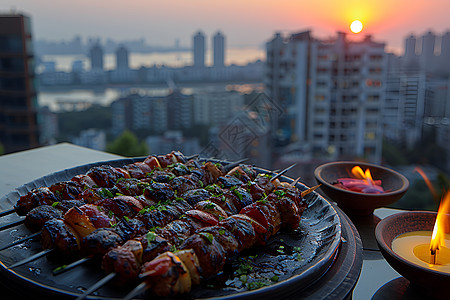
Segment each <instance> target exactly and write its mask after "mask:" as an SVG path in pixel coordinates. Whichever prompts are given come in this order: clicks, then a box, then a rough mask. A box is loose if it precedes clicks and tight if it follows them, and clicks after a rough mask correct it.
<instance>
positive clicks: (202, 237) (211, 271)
mask: <svg viewBox="0 0 450 300" xmlns="http://www.w3.org/2000/svg"><path fill="white" fill-rule="evenodd" d="M180 248H181V249H192V250H194V252H195V254H196V255H197V257H198V260H199V261H200V266H201V268H202V275H203V277H205V278H208V277H211V276H213V275H215V274H217V271H218V270H222V268H223V266H224V265H225V261H226V252H225V250H224V249H223V247H222V245H221V244H220V243H219V242H218V241H217V239H216V238H215V237H214V235H212V234H211V233H209V232H198V233H195V234H193V235H191V236H190V237H189V238H188V239H186V240H185V241H184V242H183V244H181V246H180Z"/></svg>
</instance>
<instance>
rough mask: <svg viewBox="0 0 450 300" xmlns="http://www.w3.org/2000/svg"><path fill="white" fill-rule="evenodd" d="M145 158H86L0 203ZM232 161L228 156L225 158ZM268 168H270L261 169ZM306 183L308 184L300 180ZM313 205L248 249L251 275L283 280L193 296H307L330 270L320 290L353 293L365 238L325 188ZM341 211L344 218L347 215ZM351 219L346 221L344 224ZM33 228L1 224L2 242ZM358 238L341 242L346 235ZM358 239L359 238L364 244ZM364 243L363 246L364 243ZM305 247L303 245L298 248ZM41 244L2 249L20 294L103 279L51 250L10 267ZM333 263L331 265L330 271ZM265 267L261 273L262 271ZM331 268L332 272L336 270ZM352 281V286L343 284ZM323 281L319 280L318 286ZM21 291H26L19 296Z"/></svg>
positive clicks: (65, 293)
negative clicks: (290, 226) (291, 225)
mask: <svg viewBox="0 0 450 300" xmlns="http://www.w3.org/2000/svg"><path fill="white" fill-rule="evenodd" d="M142 160H143V158H134V159H121V160H114V161H107V162H99V163H95V164H88V165H83V166H79V167H75V168H71V169H67V170H63V171H60V172H56V173H53V174H50V175H48V176H44V177H42V178H39V179H36V180H34V181H32V182H30V183H27V184H25V185H23V186H21V187H19V188H17V190H15V191H13V192H11V193H9V194H7V195H6V196H5V197H3V198H2V199H0V209H1V210H2V211H3V210H7V209H11V208H12V206H13V205H14V204H15V203H16V201H17V200H18V198H19V197H20V196H21V195H23V194H26V193H27V192H28V191H30V190H31V189H33V188H36V187H41V186H49V185H51V184H53V183H56V182H59V181H64V180H70V179H71V178H72V177H73V176H74V175H77V174H84V173H86V172H87V171H88V170H89V169H90V168H91V167H93V166H97V165H102V164H109V165H112V166H115V167H119V166H123V165H126V164H129V163H133V162H136V161H142ZM220 162H221V163H223V164H226V163H227V162H225V161H220ZM258 171H259V172H261V173H266V172H269V171H267V170H263V169H258ZM282 181H288V182H292V179H291V178H288V177H282ZM297 187H298V188H299V189H300V190H305V189H307V187H306V186H304V185H302V184H298V185H297ZM306 200H307V201H308V208H307V209H306V210H305V212H304V214H303V216H302V222H301V226H300V228H299V229H298V230H297V231H295V232H289V233H288V232H285V233H279V234H277V235H275V236H273V237H272V238H271V239H270V240H269V242H268V244H267V246H265V247H261V248H259V249H257V250H254V251H250V252H248V253H244V254H243V256H251V257H255V256H256V259H255V264H256V266H263V267H262V268H259V267H256V268H254V271H253V273H250V274H249V275H248V276H249V278H251V277H252V276H253V277H255V278H256V279H260V278H261V276H262V278H264V279H266V278H272V277H273V276H277V277H278V281H277V282H274V283H273V284H271V285H270V286H265V287H262V288H259V289H256V290H251V291H249V290H247V289H246V288H243V287H241V286H240V283H239V282H237V281H236V280H231V279H229V280H227V281H224V282H222V284H216V285H215V286H214V287H213V288H211V287H210V286H209V285H208V286H199V287H195V288H194V289H193V290H192V292H191V294H190V295H189V296H187V298H216V299H255V298H260V297H277V298H289V297H292V296H293V295H296V296H298V297H300V294H299V293H300V292H303V295H304V296H305V297H308V295H309V296H314V295H317V294H316V292H314V289H317V286H321V285H322V284H323V282H322V283H321V281H322V280H324V278H328V279H327V280H329V281H330V284H329V285H328V287H327V286H323V287H320V288H319V290H321V295H325V294H326V293H325V294H323V292H324V290H329V289H330V288H331V287H333V284H334V285H335V286H334V288H333V289H332V290H331V291H329V292H330V293H331V294H333V293H334V292H335V291H340V294H348V293H349V291H350V290H351V288H352V287H353V285H354V284H355V283H356V279H357V278H358V276H359V271H360V269H361V263H362V260H361V251H360V240H359V237H358V234H357V232H356V230H354V227H352V225H351V222H350V221H349V220H348V219H347V217H346V216H345V215H344V214H343V213H342V212H341V211H339V210H338V209H337V208H335V207H334V206H333V205H331V204H330V203H329V202H328V201H327V200H325V199H324V198H323V197H321V196H320V195H319V194H317V193H315V192H313V193H311V194H309V195H307V196H306ZM342 218H343V219H344V220H342ZM17 219H19V217H18V216H16V215H15V214H13V215H9V216H5V217H2V218H1V220H0V225H2V224H5V223H9V222H12V221H15V220H17ZM343 227H344V228H343ZM29 234H30V232H29V231H28V229H27V228H26V227H25V226H24V225H20V226H17V227H14V228H12V229H8V230H4V231H2V232H0V245H5V244H8V243H11V242H14V241H16V240H18V239H20V238H23V237H25V236H27V235H29ZM342 238H343V239H344V242H346V241H347V240H350V241H352V243H348V244H344V245H342V243H341V239H342ZM358 243H359V244H358ZM280 245H283V247H284V248H283V249H294V247H299V248H300V249H301V250H300V255H301V258H302V259H301V260H298V259H296V258H297V256H296V255H295V253H292V252H289V251H288V252H285V253H280V251H277V250H279V246H280ZM358 245H359V246H358ZM295 249H298V248H295ZM40 250H41V247H40V243H39V241H38V240H37V239H36V240H30V241H27V242H25V243H23V244H20V245H17V246H14V247H12V248H9V249H6V250H3V251H1V252H0V281H1V282H2V284H3V285H5V286H7V287H9V288H12V289H13V290H14V292H15V293H16V294H17V295H18V296H22V297H24V298H25V297H36V295H39V296H40V297H47V298H58V299H64V298H67V299H71V298H73V297H74V296H76V295H79V294H80V293H82V292H83V291H84V290H85V289H86V288H88V287H89V286H91V285H92V284H93V283H95V282H96V281H98V280H99V279H101V278H102V277H103V276H104V275H105V274H103V272H102V271H101V270H100V268H99V266H98V262H91V263H87V264H85V265H82V266H79V267H77V268H76V269H73V270H69V271H67V272H65V273H62V274H60V275H57V276H54V275H53V274H52V270H53V269H55V268H56V267H59V266H61V265H63V264H67V263H70V261H74V260H76V259H77V257H71V258H68V257H65V258H64V260H61V258H55V257H52V256H49V257H47V258H40V259H38V260H35V261H33V262H30V263H28V264H26V265H24V266H21V267H18V268H15V269H14V270H9V269H7V267H8V266H10V265H12V264H13V263H15V262H17V261H20V260H22V259H23V258H26V257H29V256H31V255H33V254H35V253H37V252H39V251H40ZM333 264H337V265H339V268H341V269H342V270H343V272H342V271H339V270H336V269H334V270H333ZM330 270H332V271H330ZM261 272H262V273H261ZM330 276H331V277H330ZM341 281H342V282H346V284H347V286H345V285H344V286H342V284H341ZM314 286H316V288H314ZM131 288H132V287H128V288H118V287H116V286H114V285H113V284H107V285H106V286H104V287H102V288H101V289H99V290H98V291H97V292H95V293H94V294H93V296H94V297H95V298H99V299H118V298H122V297H124V296H125V295H126V294H127V293H128V292H129V291H130V290H131ZM16 299H19V298H17V297H16Z"/></svg>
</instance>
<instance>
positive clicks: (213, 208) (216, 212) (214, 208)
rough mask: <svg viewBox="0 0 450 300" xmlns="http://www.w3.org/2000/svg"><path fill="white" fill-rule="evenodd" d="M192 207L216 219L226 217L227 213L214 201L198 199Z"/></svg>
mask: <svg viewBox="0 0 450 300" xmlns="http://www.w3.org/2000/svg"><path fill="white" fill-rule="evenodd" d="M194 209H197V210H201V211H204V212H206V213H210V214H212V215H213V216H215V217H216V219H217V220H222V219H225V218H226V217H228V215H227V213H226V212H225V211H224V210H223V209H222V208H221V207H220V206H219V205H217V204H216V203H214V202H212V201H209V200H207V201H200V202H198V203H197V204H195V206H194Z"/></svg>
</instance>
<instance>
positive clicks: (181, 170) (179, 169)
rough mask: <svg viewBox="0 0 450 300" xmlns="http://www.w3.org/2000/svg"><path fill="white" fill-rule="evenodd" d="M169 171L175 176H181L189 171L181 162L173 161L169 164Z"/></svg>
mask: <svg viewBox="0 0 450 300" xmlns="http://www.w3.org/2000/svg"><path fill="white" fill-rule="evenodd" d="M170 171H171V173H172V174H174V175H175V176H183V175H188V174H190V173H191V171H190V170H189V168H188V167H186V165H184V164H182V163H175V164H172V165H170Z"/></svg>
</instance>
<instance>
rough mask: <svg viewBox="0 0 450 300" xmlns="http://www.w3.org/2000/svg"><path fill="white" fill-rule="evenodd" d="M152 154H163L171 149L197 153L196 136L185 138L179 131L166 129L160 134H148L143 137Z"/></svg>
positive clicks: (198, 149) (198, 145)
mask: <svg viewBox="0 0 450 300" xmlns="http://www.w3.org/2000/svg"><path fill="white" fill-rule="evenodd" d="M145 142H146V143H147V147H148V149H149V150H150V153H152V154H159V155H163V154H166V153H170V152H171V151H173V150H178V151H181V152H182V153H183V154H185V155H193V154H198V153H199V152H200V150H201V147H200V143H199V140H198V139H197V138H186V137H184V136H183V133H182V132H181V131H178V130H175V131H166V132H164V134H162V135H155V136H149V137H147V138H146V139H145Z"/></svg>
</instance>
